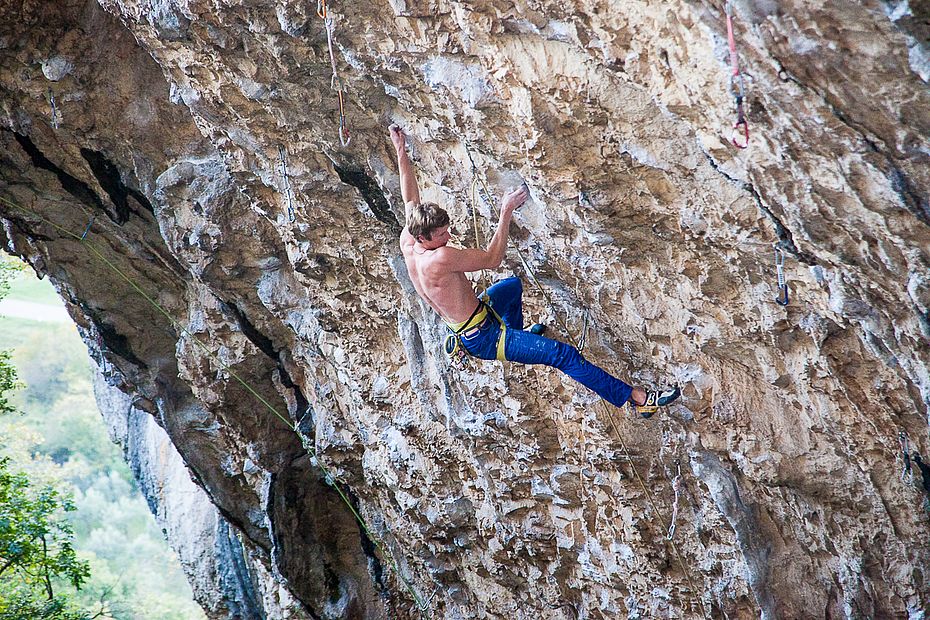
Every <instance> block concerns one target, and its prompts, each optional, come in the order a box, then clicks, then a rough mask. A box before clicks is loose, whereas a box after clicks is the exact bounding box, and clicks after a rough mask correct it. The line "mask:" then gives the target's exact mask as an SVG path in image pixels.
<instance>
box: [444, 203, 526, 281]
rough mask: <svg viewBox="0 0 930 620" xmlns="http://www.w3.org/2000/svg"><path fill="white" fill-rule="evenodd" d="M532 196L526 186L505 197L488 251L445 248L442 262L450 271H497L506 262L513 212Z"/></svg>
mask: <svg viewBox="0 0 930 620" xmlns="http://www.w3.org/2000/svg"><path fill="white" fill-rule="evenodd" d="M529 195H530V190H529V189H527V187H526V185H521V186H520V187H518V188H517V189H515V190H513V191H511V192H509V193H508V194H507V195H506V196H504V200H503V202H502V203H501V216H500V219H499V220H498V222H497V230H495V231H494V236H493V237H491V242H490V243H488V248H487V249H486V250H458V249H455V248H449V247H446V248H443V254H442V255H441V258H440V260H441V261H442V263H443V265H444V266H445V267H446V269H447V270H448V271H462V272H468V271H481V270H482V269H497V268H498V267H500V266H501V263H502V262H503V261H504V256H505V255H506V254H507V238H508V237H509V236H510V220H511V219H512V218H513V212H514V211H515V210H516V209H517V207H519V206H520V205H522V204H523V203H524V202H526V199H527V198H528V197H529Z"/></svg>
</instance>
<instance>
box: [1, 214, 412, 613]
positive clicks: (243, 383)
mask: <svg viewBox="0 0 930 620" xmlns="http://www.w3.org/2000/svg"><path fill="white" fill-rule="evenodd" d="M0 202H3V203H4V204H6V205H8V206H10V207H12V208H14V209H17V210H19V211H22V212H24V213H28V214H30V215H32V216H34V217H36V218H37V219H39V220H40V221H42V222H45V223H46V224H48V225H49V226H51V227H53V228H54V229H55V230H58V231H59V232H61V233H62V234H64V235H66V236H68V237H71V238H73V239H75V240H76V241H78V242H79V243H80V244H81V245H83V246H86V247H87V249H88V250H90V252H91V253H92V254H93V255H94V256H96V257H97V258H98V259H99V260H101V261H102V262H103V263H104V264H105V265H106V266H107V267H108V268H109V269H110V270H112V271H113V272H114V273H116V274H117V275H119V277H120V278H122V279H123V280H124V281H125V282H126V283H127V284H129V286H131V287H132V288H133V289H134V290H135V291H136V292H137V293H138V294H139V295H141V296H142V297H143V298H144V299H145V300H146V301H147V302H149V304H151V306H152V307H153V308H155V309H156V310H157V311H158V312H159V313H161V314H162V315H163V316H164V317H165V318H166V319H168V321H169V322H170V323H171V324H172V325H173V326H174V328H175V329H176V330H178V333H179V334H181V335H185V336H187V337H188V338H189V339H190V340H191V341H192V342H193V343H194V344H196V345H197V347H198V348H200V350H201V351H203V352H204V353H205V354H206V356H207V357H209V358H210V359H211V360H213V361H214V362H216V364H218V365H219V366H220V368H222V369H223V370H225V371H226V372H228V373H229V375H230V376H231V377H233V379H235V380H236V381H237V382H238V383H239V384H240V385H241V386H242V387H244V388H245V389H246V390H247V391H248V392H249V393H250V394H252V395H253V396H254V397H255V398H256V399H258V401H259V402H261V403H262V405H264V406H265V408H266V409H268V411H270V412H271V413H273V414H274V415H275V416H277V417H278V418H280V419H281V420H282V421H283V422H284V423H285V424H286V425H287V426H288V428H289V429H290V430H292V431H294V432H295V433H296V434H297V437H298V439H299V440H300V443H301V445H302V446H303V447H304V449H305V450H306V451H307V453H308V454H309V455H310V458H312V459H313V460H314V461H315V462H316V465H317V467H319V468H320V471H322V472H323V476H324V480H326V482H327V483H331V484H330V486H332V487H333V488H334V489H336V492H337V493H338V494H339V497H341V498H342V501H343V502H345V505H346V506H348V508H349V510H350V511H351V512H352V515H353V516H354V517H355V520H356V521H358V524H359V526H360V527H361V528H362V530H363V531H364V532H365V534H366V535H367V536H368V538H369V539H370V540H371V541H372V543H374V545H375V548H376V549H377V550H378V551H380V552H381V555H382V556H384V557H387V558H388V559H389V560H390V564H391V567H392V569H393V570H394V573H395V574H396V575H397V576H398V577H399V578H400V580H401V582H402V583H403V584H404V586H405V587H406V588H407V590H408V591H409V592H410V595H411V596H412V597H413V599H414V601H415V602H416V605H417V609H419V610H420V612H423V613H426V612H428V611H429V609H428V607H426V605H425V604H424V602H423V599H421V598H420V596H419V595H418V594H417V593H416V591H415V590H414V588H413V585H412V584H411V583H410V581H408V579H407V578H406V577H404V575H403V574H402V573H401V571H400V567H399V565H398V564H397V560H396V559H395V558H394V556H393V554H391V553H388V552H386V550H385V548H384V547H383V546H382V545H381V543H380V541H379V540H378V538H377V537H376V536H375V535H374V533H373V532H372V531H371V529H369V527H368V524H366V523H365V520H364V519H363V518H362V517H361V515H359V513H358V511H356V509H355V507H354V506H353V505H352V502H351V501H349V498H348V497H347V496H346V494H345V493H344V492H343V491H342V489H341V488H340V487H339V484H338V483H337V482H336V478H335V476H333V475H332V473H331V472H330V470H329V468H327V467H326V466H325V465H324V464H323V462H322V461H321V460H320V459H319V457H318V455H317V451H316V449H315V448H314V447H313V446H311V445H310V444H309V442H308V441H307V440H306V439H305V437H304V435H303V433H301V432H300V429H299V428H298V426H297V424H296V423H294V422H291V421H290V420H289V419H288V418H286V417H285V416H284V415H282V414H281V413H280V412H278V410H277V409H276V408H275V407H274V406H273V405H272V404H271V403H269V402H268V401H267V400H266V399H265V398H264V397H263V396H262V395H261V394H259V393H258V392H257V391H256V390H255V389H254V388H252V386H251V385H250V384H249V383H248V382H246V381H245V380H243V379H242V378H241V377H240V376H239V375H238V374H237V373H236V372H235V371H234V370H233V369H232V368H230V367H229V366H228V365H226V364H224V363H223V361H222V360H221V359H219V358H218V357H217V356H216V354H214V353H213V352H212V351H211V350H210V349H209V348H207V346H206V345H204V344H203V343H202V342H200V340H198V339H197V338H196V337H195V336H194V335H193V334H192V333H191V332H190V331H189V330H188V329H187V328H186V327H184V326H183V325H181V323H180V322H178V321H177V320H175V319H174V317H172V316H171V315H170V314H169V313H168V312H167V311H166V310H165V309H164V308H163V307H162V306H161V305H160V304H159V303H158V302H157V301H155V300H154V299H152V298H151V297H150V296H149V295H148V294H147V293H146V292H145V291H144V290H142V288H141V287H140V286H139V285H137V284H136V283H135V282H134V281H133V280H132V278H130V277H129V276H127V275H126V274H125V273H123V271H122V270H121V269H120V268H119V267H117V266H116V265H114V264H113V263H112V262H111V261H110V260H109V259H108V258H107V257H106V256H104V255H103V253H101V252H100V250H98V249H97V247H96V246H95V245H94V244H93V243H91V242H90V241H88V240H87V238H86V232H85V234H84V235H78V234H75V233H73V232H72V231H70V230H68V229H67V228H65V227H63V226H60V225H58V224H56V223H55V222H52V221H51V220H49V219H47V218H45V217H43V216H42V215H41V214H39V213H38V212H37V211H34V210H32V209H27V208H26V207H22V206H20V205H18V204H16V203H14V202H12V201H10V200H7V199H6V198H4V197H2V196H0Z"/></svg>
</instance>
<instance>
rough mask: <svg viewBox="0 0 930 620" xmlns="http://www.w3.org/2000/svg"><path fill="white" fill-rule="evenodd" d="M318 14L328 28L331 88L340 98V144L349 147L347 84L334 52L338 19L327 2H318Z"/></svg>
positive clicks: (327, 39)
mask: <svg viewBox="0 0 930 620" xmlns="http://www.w3.org/2000/svg"><path fill="white" fill-rule="evenodd" d="M321 7H322V10H321ZM317 14H318V15H319V16H320V17H322V18H323V19H324V25H325V27H326V46H327V47H328V48H329V61H330V64H331V65H332V69H333V75H332V77H331V78H330V81H329V86H330V88H332V89H333V90H334V91H336V95H337V96H338V97H339V143H340V144H341V145H342V146H349V142H351V141H352V137H351V136H350V135H349V126H348V123H347V122H346V107H345V83H344V82H343V81H342V78H340V77H339V71H338V70H337V69H336V54H335V52H333V33H334V32H335V30H336V18H334V17H332V16H331V15H329V9H327V7H326V0H319V1H318V3H317Z"/></svg>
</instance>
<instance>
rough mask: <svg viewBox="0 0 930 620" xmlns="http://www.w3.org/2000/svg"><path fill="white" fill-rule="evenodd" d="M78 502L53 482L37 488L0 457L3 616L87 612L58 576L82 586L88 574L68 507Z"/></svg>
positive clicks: (0, 606)
mask: <svg viewBox="0 0 930 620" xmlns="http://www.w3.org/2000/svg"><path fill="white" fill-rule="evenodd" d="M71 511H74V504H73V503H72V502H71V501H70V500H68V499H67V498H65V497H62V496H61V494H60V493H59V492H58V491H57V490H55V489H54V488H52V487H50V486H46V487H44V488H41V489H38V490H34V489H32V488H31V486H30V484H29V479H28V478H27V477H26V475H25V474H22V473H17V472H13V471H11V470H10V459H9V458H2V459H0V576H4V575H6V578H4V579H3V581H2V582H0V583H2V584H3V585H2V586H0V619H6V618H16V617H22V618H56V619H57V618H72V617H83V616H82V615H80V613H79V612H78V611H76V610H73V609H72V604H71V602H70V599H69V598H68V597H67V596H64V595H62V594H61V593H60V592H59V593H58V594H56V593H55V582H58V581H62V580H63V581H65V582H66V583H68V584H70V585H71V586H72V587H74V588H80V587H81V585H82V584H83V583H84V582H85V581H86V580H87V578H88V577H89V575H90V568H89V566H88V564H87V563H86V562H82V561H81V560H79V559H78V557H77V554H76V553H75V551H74V546H73V544H72V539H73V538H74V533H73V531H72V529H71V525H70V524H69V523H68V521H67V520H66V519H65V518H64V513H65V512H71Z"/></svg>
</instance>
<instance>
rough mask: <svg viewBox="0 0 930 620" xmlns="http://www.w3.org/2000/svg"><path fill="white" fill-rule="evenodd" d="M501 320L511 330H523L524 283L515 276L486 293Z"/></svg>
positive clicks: (502, 281)
mask: <svg viewBox="0 0 930 620" xmlns="http://www.w3.org/2000/svg"><path fill="white" fill-rule="evenodd" d="M485 295H487V296H488V297H489V298H490V301H491V307H492V308H494V312H496V313H497V314H498V315H499V316H500V317H501V320H502V321H503V322H504V325H506V326H507V327H508V328H509V329H523V282H521V281H520V278H518V277H516V276H514V277H510V278H504V279H503V280H501V281H500V282H497V283H495V284H494V286H492V287H490V288H489V289H488V290H487V291H486V292H485Z"/></svg>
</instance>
